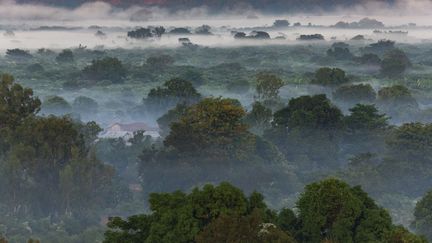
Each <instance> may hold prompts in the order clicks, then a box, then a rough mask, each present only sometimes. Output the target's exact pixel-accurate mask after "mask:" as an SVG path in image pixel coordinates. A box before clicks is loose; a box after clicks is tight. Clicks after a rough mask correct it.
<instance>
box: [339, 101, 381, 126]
mask: <svg viewBox="0 0 432 243" xmlns="http://www.w3.org/2000/svg"><path fill="white" fill-rule="evenodd" d="M350 112H351V114H350V115H349V116H346V117H345V124H346V126H347V128H349V129H352V130H375V129H384V128H386V127H388V119H389V118H388V117H386V115H385V114H379V113H378V110H377V108H376V107H375V105H362V104H357V105H356V106H354V107H353V108H351V109H350Z"/></svg>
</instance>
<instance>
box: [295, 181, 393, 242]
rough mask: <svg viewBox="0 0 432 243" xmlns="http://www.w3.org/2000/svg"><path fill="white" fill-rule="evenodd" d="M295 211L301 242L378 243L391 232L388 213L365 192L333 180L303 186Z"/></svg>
mask: <svg viewBox="0 0 432 243" xmlns="http://www.w3.org/2000/svg"><path fill="white" fill-rule="evenodd" d="M297 208H298V209H299V220H300V221H301V230H300V232H301V233H300V235H301V236H300V238H301V239H302V242H321V241H323V240H326V239H327V240H332V241H336V242H379V241H381V240H382V239H383V237H384V234H385V233H386V232H387V231H389V230H390V229H391V228H392V224H391V218H390V216H389V215H388V213H387V212H386V211H385V210H384V209H382V208H380V207H378V206H377V205H376V204H375V203H374V202H373V200H372V199H370V198H369V197H368V196H367V194H366V193H365V192H363V191H362V190H361V189H360V188H358V187H354V188H351V187H350V186H349V185H347V184H346V183H344V182H342V181H339V180H336V179H327V180H324V181H322V182H319V183H312V184H310V185H308V186H306V189H305V192H304V193H303V194H302V195H301V197H300V199H299V201H298V202H297Z"/></svg>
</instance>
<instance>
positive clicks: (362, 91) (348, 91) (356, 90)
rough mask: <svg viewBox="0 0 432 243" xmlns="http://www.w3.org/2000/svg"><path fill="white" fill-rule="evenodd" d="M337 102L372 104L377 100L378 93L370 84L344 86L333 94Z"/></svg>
mask: <svg viewBox="0 0 432 243" xmlns="http://www.w3.org/2000/svg"><path fill="white" fill-rule="evenodd" d="M333 97H334V99H336V100H340V101H344V102H349V103H354V104H358V103H372V102H374V101H375V99H376V92H375V90H374V89H373V88H372V86H371V85H370V84H358V85H343V86H340V87H339V88H337V89H336V91H335V92H334V93H333Z"/></svg>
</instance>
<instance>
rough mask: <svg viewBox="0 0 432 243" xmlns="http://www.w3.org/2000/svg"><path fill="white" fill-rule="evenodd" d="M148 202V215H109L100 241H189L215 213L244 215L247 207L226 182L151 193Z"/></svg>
mask: <svg viewBox="0 0 432 243" xmlns="http://www.w3.org/2000/svg"><path fill="white" fill-rule="evenodd" d="M149 202H150V209H151V210H152V214H150V215H137V216H132V217H130V218H128V219H127V220H122V219H121V218H118V217H117V218H111V219H110V221H109V223H108V227H109V228H110V229H109V230H108V231H107V232H106V233H105V241H104V242H193V241H194V240H195V237H196V235H197V234H198V233H199V232H200V231H201V230H203V229H204V228H205V227H206V226H207V225H209V224H210V223H212V222H213V221H214V220H215V219H217V218H219V216H221V215H226V216H233V217H236V216H244V215H247V214H248V208H250V207H249V204H250V201H249V199H248V198H247V197H245V196H244V194H243V192H242V191H241V190H239V189H237V188H235V187H233V186H232V185H230V184H228V183H221V184H220V185H219V186H216V187H215V186H212V185H206V186H204V187H203V188H202V189H199V188H195V189H194V190H193V191H192V192H191V193H190V194H184V193H182V192H174V193H159V194H156V193H154V194H151V195H150V199H149ZM252 210H253V209H252ZM202 237H205V236H202ZM202 237H201V238H202Z"/></svg>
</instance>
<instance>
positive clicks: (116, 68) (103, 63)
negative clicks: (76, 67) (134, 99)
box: [82, 57, 127, 83]
mask: <svg viewBox="0 0 432 243" xmlns="http://www.w3.org/2000/svg"><path fill="white" fill-rule="evenodd" d="M82 73H83V75H84V77H85V78H87V79H90V80H95V81H102V80H109V81H111V82H113V83H121V82H123V79H124V78H125V77H126V75H127V70H126V68H125V67H124V65H123V63H122V62H121V61H120V60H119V59H117V58H112V57H105V58H103V59H99V60H93V61H92V63H91V65H89V66H87V67H85V68H84V69H83V70H82Z"/></svg>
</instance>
